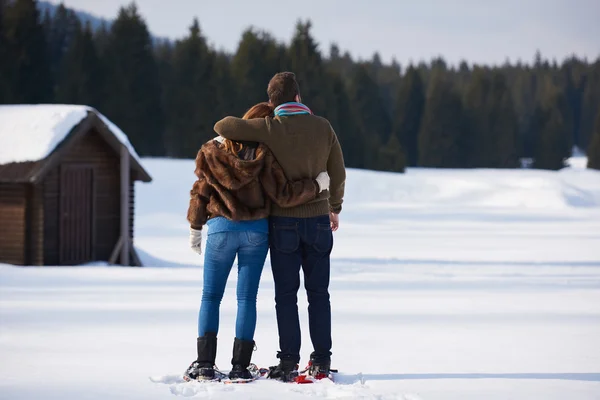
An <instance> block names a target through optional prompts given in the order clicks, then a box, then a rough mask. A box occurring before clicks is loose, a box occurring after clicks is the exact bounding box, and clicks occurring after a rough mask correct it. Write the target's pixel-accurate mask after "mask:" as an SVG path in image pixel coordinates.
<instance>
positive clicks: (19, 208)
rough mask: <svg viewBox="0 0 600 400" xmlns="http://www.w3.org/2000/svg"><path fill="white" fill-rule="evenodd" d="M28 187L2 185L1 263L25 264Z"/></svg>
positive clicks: (0, 222) (0, 192)
mask: <svg viewBox="0 0 600 400" xmlns="http://www.w3.org/2000/svg"><path fill="white" fill-rule="evenodd" d="M25 212H26V185H25V184H15V183H0V262H2V263H7V264H16V265H23V264H25V243H26V241H25Z"/></svg>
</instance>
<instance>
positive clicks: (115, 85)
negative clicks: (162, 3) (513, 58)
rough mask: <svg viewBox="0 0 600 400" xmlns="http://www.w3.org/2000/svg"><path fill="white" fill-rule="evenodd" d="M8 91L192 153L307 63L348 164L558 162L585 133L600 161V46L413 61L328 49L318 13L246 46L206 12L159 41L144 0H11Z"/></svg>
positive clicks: (0, 47) (152, 151)
mask: <svg viewBox="0 0 600 400" xmlns="http://www.w3.org/2000/svg"><path fill="white" fill-rule="evenodd" d="M0 60H1V62H0V103H5V104H6V103H69V104H87V105H90V106H93V107H95V108H97V109H98V110H99V111H100V112H102V113H103V114H105V115H106V116H107V117H108V118H110V119H111V120H112V121H114V122H115V123H116V124H117V125H119V126H120V127H121V128H122V129H123V131H125V132H126V133H127V134H128V136H129V138H130V140H131V142H132V143H133V145H134V146H135V148H136V149H137V150H138V153H140V154H141V155H143V156H161V157H174V158H193V157H195V155H196V152H197V150H198V148H199V147H200V146H201V145H202V144H203V143H204V142H206V141H207V140H209V139H210V138H212V137H214V132H213V130H212V127H213V125H214V123H215V122H216V121H217V120H219V119H220V118H222V117H224V116H226V115H238V116H239V115H242V114H243V113H244V111H245V110H246V109H247V108H249V107H250V106H251V105H253V104H254V103H257V102H260V101H264V100H266V85H267V83H268V81H269V79H270V78H271V77H272V76H273V75H274V74H275V73H276V72H279V71H284V70H288V71H293V72H295V73H296V75H297V77H298V80H299V83H300V87H301V92H302V98H303V101H304V102H305V103H306V104H307V105H308V106H309V107H310V108H311V109H312V110H313V112H315V113H316V114H318V115H322V116H324V117H326V118H328V119H329V120H330V121H331V124H332V126H333V128H334V129H335V131H336V132H337V134H338V137H339V139H340V142H341V144H342V147H343V150H344V156H345V160H346V164H347V166H348V167H355V168H367V169H374V170H383V171H396V172H401V171H404V169H405V167H406V166H422V167H441V168H517V167H520V163H521V160H523V159H531V160H533V166H534V167H536V168H542V169H552V170H556V169H560V168H562V167H563V166H564V161H565V159H566V158H568V157H569V156H570V154H571V150H572V148H573V146H577V147H579V148H580V149H582V150H584V151H586V150H587V153H588V158H589V166H590V167H592V168H597V169H600V58H598V59H596V60H594V61H588V60H585V59H580V58H577V57H575V56H573V57H570V58H568V59H566V60H564V61H562V63H560V64H559V63H557V62H556V61H549V60H546V59H544V58H543V57H542V55H541V54H539V52H538V53H537V54H536V55H535V57H534V59H533V61H532V62H530V63H522V62H517V63H510V62H508V61H507V62H506V63H505V64H504V65H501V66H485V65H469V64H468V63H467V62H462V63H460V65H457V66H449V65H447V64H446V62H445V61H444V59H443V58H437V59H434V60H432V61H431V62H428V63H426V62H421V63H418V64H414V65H408V66H405V67H402V66H401V65H399V64H398V63H397V62H395V61H394V62H392V63H389V64H384V63H383V62H382V61H381V59H380V57H379V55H378V54H377V53H375V54H374V56H373V57H372V59H371V60H367V61H364V60H355V59H353V58H352V57H351V56H350V55H349V54H348V53H347V52H342V51H341V50H340V49H339V47H338V46H336V45H332V46H331V47H330V49H329V52H328V53H325V52H323V51H322V50H321V49H320V48H319V44H318V42H317V41H316V39H315V38H314V37H313V35H312V33H311V23H310V21H305V22H303V21H299V22H298V24H297V26H296V30H295V33H294V35H293V37H292V39H291V41H290V42H289V43H282V42H280V41H278V40H276V39H275V38H274V37H273V36H271V35H270V34H269V33H267V32H265V31H262V30H258V29H256V28H249V29H247V30H246V31H245V32H244V33H243V35H242V37H241V39H240V42H239V46H238V48H237V50H236V51H235V53H233V54H228V53H225V52H222V51H217V50H215V49H214V48H212V47H211V46H209V45H208V44H207V39H206V37H205V36H204V35H203V34H202V30H201V28H200V24H199V22H198V20H197V19H194V20H193V22H192V23H191V25H190V28H189V33H188V34H187V36H185V37H183V38H181V39H179V40H176V41H167V40H158V39H154V38H153V37H152V35H151V34H150V32H149V30H148V27H147V25H146V23H145V21H144V19H143V17H142V16H141V15H140V13H139V11H138V9H137V7H136V6H135V4H134V3H132V4H130V5H128V6H126V7H123V8H121V9H120V11H119V13H118V16H117V18H116V19H115V20H114V21H112V23H111V24H110V26H107V25H104V26H101V27H100V28H99V29H96V30H92V28H91V27H90V25H89V24H82V23H81V21H80V20H79V18H78V17H77V15H76V14H75V13H74V12H73V11H72V10H70V9H68V8H66V7H65V6H64V5H59V6H58V8H57V9H56V12H55V13H54V14H53V15H51V14H50V13H48V12H46V13H44V14H43V15H40V12H39V11H38V7H37V1H35V0H0Z"/></svg>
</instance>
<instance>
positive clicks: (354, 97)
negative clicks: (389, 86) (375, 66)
mask: <svg viewBox="0 0 600 400" xmlns="http://www.w3.org/2000/svg"><path fill="white" fill-rule="evenodd" d="M348 94H349V98H350V104H351V107H352V110H353V113H354V115H355V117H356V124H357V127H358V129H359V132H360V135H361V136H362V138H363V141H364V146H363V150H362V151H363V154H364V157H365V158H364V167H365V168H368V169H379V159H378V152H379V150H380V148H381V146H382V144H383V143H387V141H388V140H389V136H390V133H391V126H390V125H391V123H390V120H389V117H388V114H387V112H386V111H385V107H384V106H383V102H382V100H381V97H380V95H379V87H378V86H377V83H375V81H374V80H373V79H372V78H371V76H370V74H369V72H368V70H367V67H366V66H365V65H364V64H361V65H359V66H358V67H357V68H356V70H355V71H354V74H353V77H352V79H351V83H350V86H349V90H348Z"/></svg>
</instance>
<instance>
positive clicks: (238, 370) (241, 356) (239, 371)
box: [229, 338, 254, 380]
mask: <svg viewBox="0 0 600 400" xmlns="http://www.w3.org/2000/svg"><path fill="white" fill-rule="evenodd" d="M253 351H254V340H241V339H238V338H235V340H234V341H233V358H232V359H231V365H232V366H233V368H231V372H230V373H229V379H237V380H239V379H243V380H245V379H252V378H253V376H252V374H251V373H250V371H248V366H249V365H250V360H251V359H252V352H253Z"/></svg>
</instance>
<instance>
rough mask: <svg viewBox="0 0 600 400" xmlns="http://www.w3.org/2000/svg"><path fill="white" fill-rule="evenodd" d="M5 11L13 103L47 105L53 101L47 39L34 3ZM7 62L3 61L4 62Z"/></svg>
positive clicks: (24, 0) (26, 0) (23, 1)
mask: <svg viewBox="0 0 600 400" xmlns="http://www.w3.org/2000/svg"><path fill="white" fill-rule="evenodd" d="M3 8H4V9H5V12H6V15H5V19H4V22H5V27H4V29H5V39H6V47H7V49H6V52H7V57H6V59H5V60H8V61H7V63H8V66H7V67H6V68H7V69H8V70H9V85H10V89H9V90H8V92H9V93H10V96H9V98H8V99H7V101H9V102H13V103H46V102H49V101H51V100H52V75H51V73H50V65H49V63H48V58H47V47H46V38H45V36H44V29H43V27H42V24H41V21H40V15H39V12H38V9H37V1H35V0H15V1H14V2H13V3H8V6H5V7H3ZM2 62H3V63H4V62H5V61H4V60H3V61H2Z"/></svg>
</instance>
